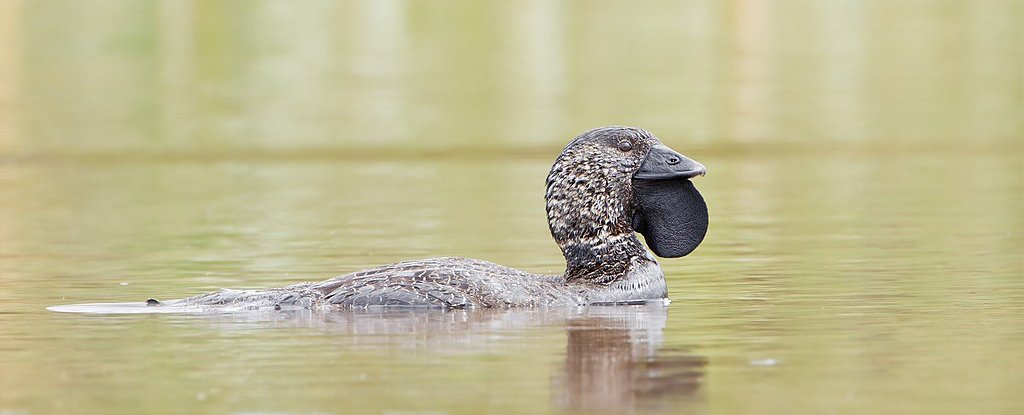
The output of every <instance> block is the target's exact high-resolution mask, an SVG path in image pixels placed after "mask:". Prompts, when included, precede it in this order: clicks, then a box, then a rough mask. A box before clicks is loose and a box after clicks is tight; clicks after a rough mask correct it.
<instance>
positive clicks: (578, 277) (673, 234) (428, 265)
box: [146, 127, 708, 311]
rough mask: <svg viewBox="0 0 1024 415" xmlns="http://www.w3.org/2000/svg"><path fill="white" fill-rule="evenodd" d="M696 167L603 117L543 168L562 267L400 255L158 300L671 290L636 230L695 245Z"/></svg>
mask: <svg viewBox="0 0 1024 415" xmlns="http://www.w3.org/2000/svg"><path fill="white" fill-rule="evenodd" d="M704 172H705V169H704V166H702V165H701V164H700V163H697V162H695V161H693V160H690V159H688V158H686V157H685V156H683V155H681V154H679V153H677V152H675V151H673V150H671V149H669V148H668V147H665V146H664V145H662V144H661V142H660V141H659V140H658V139H657V138H656V137H654V136H653V135H652V134H651V133H649V132H647V131H644V130H642V129H639V128H632V127H604V128H598V129H594V130H590V131H587V132H585V133H583V134H582V135H580V136H579V137H576V138H575V139H574V140H573V141H572V142H570V143H569V145H568V146H567V147H566V148H565V150H563V151H562V153H561V154H560V155H559V156H558V158H557V159H556V160H555V163H554V165H553V166H552V167H551V172H550V173H549V174H548V177H547V181H546V185H547V189H546V192H545V194H544V199H545V201H546V210H547V216H548V225H549V228H550V230H551V236H552V237H553V238H554V240H555V242H556V243H557V244H558V247H559V248H560V249H561V251H562V255H563V256H564V257H565V260H566V270H565V273H563V274H562V275H558V276H549V275H535V274H530V273H527V272H523V271H519V270H516V269H513V268H509V267H505V266H501V265H498V264H494V263H491V262H487V261H480V260H475V259H467V258H451V257H449V258H435V259H426V260H418V261H407V262H399V263H396V264H391V265H384V266H380V267H376V268H371V269H367V270H363V271H358V272H355V273H352V274H347V275H343V276H340V277H336V278H332V279H329V280H326V281H322V282H317V283H312V282H308V283H300V284H294V285H289V286H286V287H281V288H273V289H268V290H221V291H218V292H213V293H209V294H203V295H199V296H195V297H190V298H186V299H183V300H177V301H168V302H166V303H163V302H160V301H157V300H154V299H150V300H148V301H147V302H146V304H148V305H151V306H155V307H169V308H170V307H173V308H177V309H181V310H188V311H193V310H207V309H218V308H219V309H228V308H230V309H239V308H242V309H246V308H277V309H282V308H295V307H302V308H332V307H334V308H353V307H375V306H382V307H392V306H393V307H440V308H469V307H549V306H578V305H588V304H628V303H640V302H648V301H655V300H667V298H668V291H667V289H666V284H665V275H664V274H663V272H662V270H661V267H660V266H659V265H658V262H657V260H655V258H654V256H653V255H652V254H651V252H649V251H648V250H647V249H645V248H644V245H643V244H641V243H640V241H639V239H637V237H636V233H637V232H639V233H641V234H643V235H644V236H645V239H646V241H647V244H648V246H649V247H650V248H651V250H652V251H654V253H655V254H657V255H658V256H661V257H668V258H677V257H681V256H684V255H686V254H688V253H690V252H691V251H692V250H693V249H695V248H696V247H697V245H699V244H700V242H701V241H702V240H703V238H704V235H705V233H706V231H707V224H708V216H707V205H705V204H704V199H703V198H702V197H701V196H700V193H698V192H697V190H696V189H695V188H694V187H693V185H692V184H691V183H690V181H689V179H691V178H693V177H695V176H698V175H703V174H704Z"/></svg>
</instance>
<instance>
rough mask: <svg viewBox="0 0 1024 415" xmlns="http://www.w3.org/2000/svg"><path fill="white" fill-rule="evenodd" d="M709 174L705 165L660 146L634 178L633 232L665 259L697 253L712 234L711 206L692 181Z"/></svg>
mask: <svg viewBox="0 0 1024 415" xmlns="http://www.w3.org/2000/svg"><path fill="white" fill-rule="evenodd" d="M706 172H707V170H706V169H705V168H704V166H703V165H701V164H700V163H697V162H696V161H693V160H690V159H689V158H687V157H685V156H683V155H682V154H679V153H677V152H675V151H673V150H672V149H670V148H668V147H665V146H662V145H659V146H655V147H654V149H652V150H651V153H650V154H648V156H647V158H646V159H645V160H644V163H643V164H642V165H641V167H640V170H639V171H638V172H637V173H636V174H635V175H634V176H633V197H634V202H633V205H634V206H633V207H634V211H633V212H634V213H633V230H635V231H637V232H639V233H640V234H641V235H643V236H644V239H645V240H646V241H647V246H648V247H649V248H650V249H651V251H653V252H654V254H655V255H658V256H660V257H663V258H679V257H682V256H685V255H687V254H689V253H690V252H693V250H694V249H697V246H698V245H700V243H701V242H702V241H703V240H704V235H706V234H707V232H708V205H707V204H706V203H705V202H704V197H703V196H701V194H700V192H698V191H697V188H696V187H694V186H693V183H692V182H690V180H689V179H691V178H693V177H696V176H702V175H704V174H705V173H706Z"/></svg>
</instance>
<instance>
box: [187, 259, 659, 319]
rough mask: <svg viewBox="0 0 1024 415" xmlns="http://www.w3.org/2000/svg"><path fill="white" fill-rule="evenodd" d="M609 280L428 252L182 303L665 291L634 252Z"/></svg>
mask: <svg viewBox="0 0 1024 415" xmlns="http://www.w3.org/2000/svg"><path fill="white" fill-rule="evenodd" d="M632 262H633V263H634V266H632V267H630V268H629V269H627V270H626V275H624V278H621V279H617V280H616V281H615V282H614V283H611V284H607V285H605V284H592V283H587V282H576V283H569V282H566V281H565V280H564V278H562V277H561V276H554V275H538V274H530V273H527V272H523V271H519V270H517V269H514V268H509V267H506V266H502V265H498V264H495V263H492V262H487V261H481V260H477V259H469V258H452V257H449V258H432V259H425V260H418V261H405V262H399V263H396V264H390V265H384V266H380V267H376V268H371V269H367V270H363V271H359V272H354V273H351V274H347V275H343V276H340V277H336V278H332V279H329V280H326V281H322V282H318V283H308V282H307V283H300V284H294V285H289V286H286V287H281V288H274V289H269V290H221V291H218V292H213V293H209V294H204V295H200V296H196V297H191V298H187V299H184V300H182V301H180V302H177V303H176V304H180V305H184V306H224V307H238V306H241V307H255V308H264V307H274V308H291V307H303V308H317V307H343V308H348V307H373V306H394V307H438V308H468V307H552V306H576V305H587V304H609V303H638V302H646V301H651V300H662V299H665V298H666V297H667V294H668V293H667V291H666V287H665V277H664V275H663V274H662V273H661V268H660V267H659V266H658V263H657V262H656V261H655V260H654V258H637V259H636V260H635V261H632Z"/></svg>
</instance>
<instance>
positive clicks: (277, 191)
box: [0, 0, 1024, 415]
mask: <svg viewBox="0 0 1024 415" xmlns="http://www.w3.org/2000/svg"><path fill="white" fill-rule="evenodd" d="M302 6H303V7H295V6H294V5H291V4H289V3H280V2H191V1H166V2H152V3H151V2H137V1H128V2H118V1H102V2H99V1H96V2H79V1H74V2H71V1H67V2H65V1H39V2H36V1H32V2H29V1H13V0H0V413H2V414H4V415H7V414H50V413H103V414H113V413H133V414H134V413H289V414H300V413H337V414H345V413H381V414H384V413H388V414H405V413H424V414H426V413H430V414H434V413H453V414H454V413H480V412H483V413H566V412H569V413H572V412H580V413H584V412H585V413H593V412H669V413H709V412H715V413H759V414H776V413H777V414H791V413H850V414H865V413H986V414H987V413H1005V414H1011V413H1018V412H1019V411H1020V409H1021V408H1022V407H1024V400H1022V398H1021V394H1020V391H1021V390H1024V352H1022V350H1024V214H1022V212H1024V160H1022V159H1024V137H1022V134H1021V128H1022V120H1021V111H1022V108H1024V82H1022V77H1024V74H1022V71H1021V67H1022V60H1021V55H1022V52H1021V50H1020V44H1019V38H1020V37H1019V34H1020V30H1021V28H1022V24H1021V16H1022V14H1021V7H1020V5H1019V4H1018V3H1016V2H998V1H985V2H967V1H964V2H929V3H910V2H867V3H862V2H825V3H818V2H810V3H804V2H770V3H769V2H746V1H735V2H712V1H708V2H687V3H686V4H685V5H679V4H675V3H660V2H656V3H637V2H628V3H625V4H619V3H613V2H585V3H584V2H578V3H577V2H508V3H504V2H502V3H495V4H490V5H482V4H477V3H475V2H465V3H458V2H453V3H450V4H447V5H446V6H449V7H448V8H445V9H434V8H432V7H429V6H428V5H427V4H426V3H418V2H410V3H405V2H393V1H385V2H377V1H374V2H362V3H346V4H341V5H339V4H335V3H334V2H316V1H310V2H305V3H303V4H302ZM604 124H631V125H641V126H644V127H646V128H648V129H650V130H651V131H653V132H654V133H655V134H657V135H658V136H660V137H661V139H662V140H663V141H664V142H665V143H666V144H668V145H670V146H671V147H673V148H675V149H677V150H680V151H681V152H683V153H684V154H687V155H688V156H691V157H692V158H694V159H696V160H698V161H700V162H702V163H704V164H705V165H707V166H708V168H709V174H708V175H707V176H706V177H703V178H700V179H698V180H697V181H696V182H695V184H696V185H697V187H698V189H700V190H701V192H702V193H703V194H704V196H705V198H706V199H707V201H708V204H709V207H710V215H711V227H710V231H709V233H708V236H707V239H706V240H705V242H704V244H703V245H702V246H701V247H700V248H698V249H697V251H695V252H694V253H693V254H691V255H690V256H688V257H686V258H682V259H665V260H662V261H661V263H662V266H663V268H664V269H665V271H666V274H667V277H668V283H669V292H670V296H671V298H672V299H673V300H674V301H673V302H672V303H671V305H669V306H668V307H660V306H630V307H591V308H580V309H574V310H548V311H543V310H513V311H489V310H471V311H452V312H440V311H430V312H415V311H393V312H369V311H363V312H337V313H317V312H259V313H243V314H210V315H83V314H61V313H53V312H48V311H46V310H45V309H44V308H45V307H47V306H52V305H57V304H70V303H88V302H103V301H117V302H126V301H141V300H143V299H145V298H147V297H158V298H180V297H184V296H188V295H194V294H199V293H203V292H207V291H211V290H215V289H217V288H220V287H233V288H246V287H273V286H280V285H284V284H289V283H295V282H300V281H307V280H319V279H324V278H327V277H331V276H334V275H340V274H343V273H347V272H351V271H355V270H359V269H362V268H365V267H369V266H373V265H378V264H382V263H388V262H393V261H398V260H403V259H413V258H423V257H431V256H447V255H458V256H468V257H476V258H481V259H486V260H491V261H494V262H498V263H502V264H506V265H510V266H515V267H518V268H521V269H524V270H528V271H532V272H542V273H551V274H557V273H560V272H561V271H562V266H563V263H562V259H561V256H560V254H559V252H558V250H557V247H556V246H555V245H554V243H553V242H552V241H551V240H550V237H549V235H548V230H547V224H546V222H545V216H544V202H543V181H544V178H545V176H546V174H547V171H548V168H549V167H550V163H551V161H552V160H553V159H554V157H555V156H556V155H557V154H558V152H559V151H560V150H561V147H562V146H564V144H565V143H566V142H567V141H568V140H569V139H570V138H571V137H572V136H573V135H575V134H577V133H579V132H580V131H582V130H585V129H588V128H590V127H594V126H599V125H604Z"/></svg>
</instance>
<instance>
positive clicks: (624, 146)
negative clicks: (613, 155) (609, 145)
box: [619, 140, 633, 151]
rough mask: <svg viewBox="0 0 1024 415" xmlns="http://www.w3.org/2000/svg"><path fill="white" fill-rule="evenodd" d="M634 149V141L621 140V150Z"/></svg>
mask: <svg viewBox="0 0 1024 415" xmlns="http://www.w3.org/2000/svg"><path fill="white" fill-rule="evenodd" d="M632 149H633V143H630V142H629V141H625V140H623V141H619V150H621V151H629V150H632Z"/></svg>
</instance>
